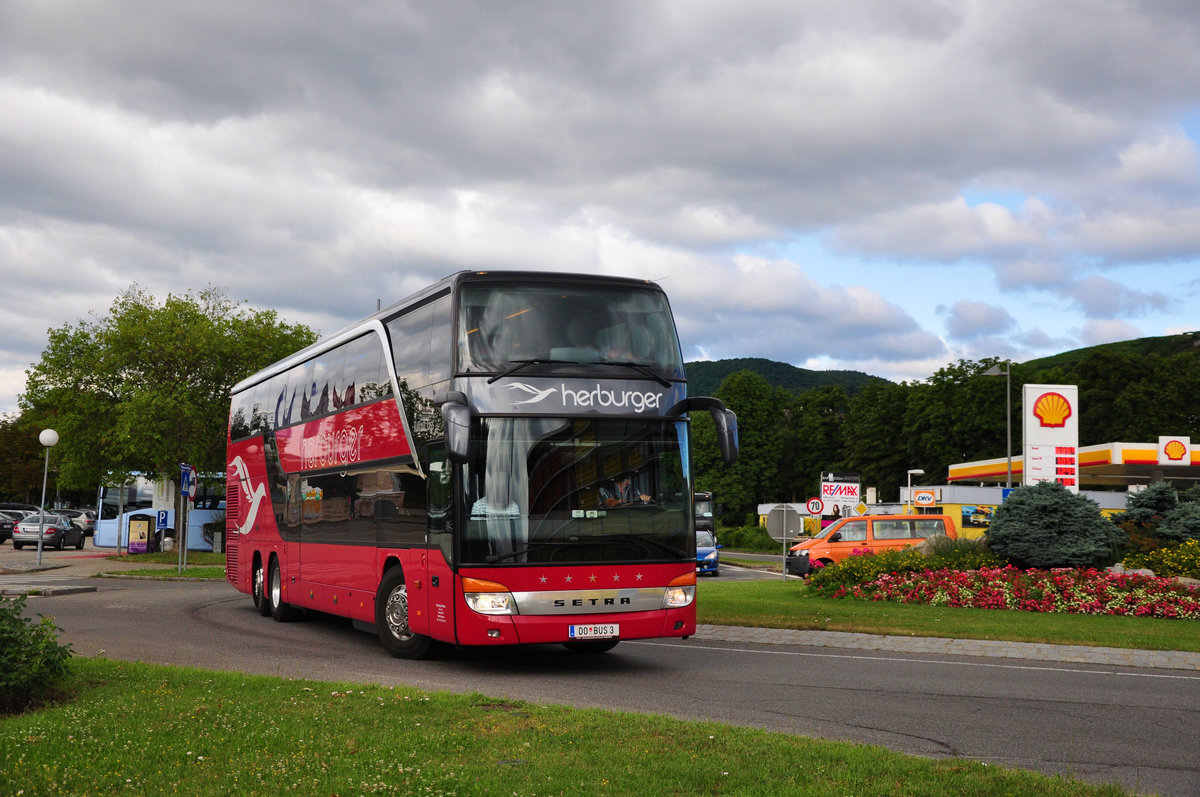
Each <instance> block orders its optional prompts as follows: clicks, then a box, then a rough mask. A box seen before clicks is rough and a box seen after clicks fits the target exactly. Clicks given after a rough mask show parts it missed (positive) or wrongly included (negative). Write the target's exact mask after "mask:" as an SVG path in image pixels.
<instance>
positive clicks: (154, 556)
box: [108, 551, 225, 579]
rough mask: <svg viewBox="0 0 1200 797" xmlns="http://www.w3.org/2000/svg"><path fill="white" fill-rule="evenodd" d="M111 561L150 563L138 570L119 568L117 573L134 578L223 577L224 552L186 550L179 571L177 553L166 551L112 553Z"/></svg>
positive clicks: (109, 558)
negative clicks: (185, 555)
mask: <svg viewBox="0 0 1200 797" xmlns="http://www.w3.org/2000/svg"><path fill="white" fill-rule="evenodd" d="M108 560H109V561H112V562H127V563H137V564H145V565H152V566H151V567H145V568H141V569H138V570H121V571H119V572H118V573H117V575H121V576H132V577H134V578H195V579H221V578H225V554H223V553H209V552H207V551H188V556H187V567H185V568H184V569H183V572H182V573H180V572H179V553H178V552H177V551H166V552H159V553H135V554H124V555H120V554H113V555H112V556H109V557H108Z"/></svg>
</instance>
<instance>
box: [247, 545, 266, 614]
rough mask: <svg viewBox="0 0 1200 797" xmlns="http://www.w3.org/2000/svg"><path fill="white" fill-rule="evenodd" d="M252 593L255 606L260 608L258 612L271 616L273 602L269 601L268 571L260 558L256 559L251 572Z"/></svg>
mask: <svg viewBox="0 0 1200 797" xmlns="http://www.w3.org/2000/svg"><path fill="white" fill-rule="evenodd" d="M250 595H251V597H253V598H254V608H256V609H258V613H259V614H261V615H262V616H263V617H269V616H270V614H271V604H270V603H269V602H268V601H267V573H266V571H265V570H264V569H263V563H262V559H260V558H256V559H255V560H254V571H253V572H252V573H251V574H250Z"/></svg>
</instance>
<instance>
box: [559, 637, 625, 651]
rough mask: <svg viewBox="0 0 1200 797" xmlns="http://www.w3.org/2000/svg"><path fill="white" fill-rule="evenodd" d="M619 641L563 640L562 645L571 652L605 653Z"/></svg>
mask: <svg viewBox="0 0 1200 797" xmlns="http://www.w3.org/2000/svg"><path fill="white" fill-rule="evenodd" d="M620 641H621V640H619V639H595V640H588V641H587V642H564V643H563V647H564V648H566V649H567V650H569V651H571V652H572V653H583V654H591V653H607V652H608V651H610V650H612V649H613V648H615V647H616V646H617V643H618V642H620Z"/></svg>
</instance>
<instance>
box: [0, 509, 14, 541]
mask: <svg viewBox="0 0 1200 797" xmlns="http://www.w3.org/2000/svg"><path fill="white" fill-rule="evenodd" d="M16 527H17V521H15V520H13V519H12V518H10V517H9V516H8V515H0V544H3V543H4V541H5V540H11V539H12V535H13V531H14V530H15V529H16Z"/></svg>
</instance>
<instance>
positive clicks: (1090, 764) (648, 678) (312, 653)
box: [0, 569, 1200, 797]
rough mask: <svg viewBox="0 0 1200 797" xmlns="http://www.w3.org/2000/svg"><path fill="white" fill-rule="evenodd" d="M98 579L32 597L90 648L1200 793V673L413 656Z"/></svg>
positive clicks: (838, 655) (324, 627)
mask: <svg viewBox="0 0 1200 797" xmlns="http://www.w3.org/2000/svg"><path fill="white" fill-rule="evenodd" d="M50 575H51V577H53V571H51V574H50ZM4 578H9V577H3V578H0V581H2V580H3V579H4ZM59 578H61V579H63V581H62V582H61V583H68V582H71V581H72V579H71V577H70V576H67V575H63V576H59ZM721 578H724V569H723V570H722V576H721ZM73 583H79V582H78V581H75V582H73ZM85 583H88V584H91V585H95V586H97V587H98V590H97V591H96V592H90V593H81V594H72V595H61V596H53V597H51V596H44V597H36V598H31V599H30V601H31V604H30V605H31V608H32V609H33V610H34V611H36V612H38V613H42V614H49V615H53V616H54V618H55V621H56V622H57V624H58V625H60V626H61V627H62V628H63V629H64V634H63V636H64V639H65V640H66V641H69V642H71V643H72V645H74V647H75V649H76V651H77V652H79V653H80V654H83V655H93V654H98V653H101V652H103V653H104V654H105V655H107V656H109V657H111V658H119V659H130V660H140V661H148V662H157V663H163V664H176V665H187V666H197V667H203V668H207V669H218V670H230V671H239V672H253V673H262V674H268V675H280V676H287V677H301V678H315V679H323V680H337V681H349V682H364V683H380V684H400V683H403V684H411V685H414V686H418V687H421V688H426V689H430V690H446V691H478V692H483V693H486V694H489V695H494V696H498V697H507V698H513V699H522V700H529V701H536V702H540V703H558V704H568V705H573V706H588V707H601V708H611V709H620V710H629V711H639V712H654V713H662V714H667V715H673V716H677V717H681V718H687V719H706V720H717V721H722V722H728V723H733V724H738V725H749V726H758V727H763V728H767V729H771V730H777V731H783V732H786V733H792V734H803V735H812V736H819V737H823V738H830V739H843V740H849V741H856V742H864V743H870V744H878V745H882V746H885V747H888V748H890V749H893V750H897V751H900V752H904V753H910V754H914V755H922V756H930V757H965V758H971V759H977V760H983V761H988V762H992V763H996V764H1002V765H1006V766H1013V767H1022V768H1027V769H1034V770H1039V771H1042V772H1047V773H1056V774H1067V775H1071V776H1074V777H1080V778H1083V779H1086V780H1089V781H1096V782H1112V781H1118V782H1120V783H1122V784H1123V785H1125V786H1126V787H1127V788H1130V789H1132V790H1136V791H1139V792H1158V793H1161V794H1166V795H1179V796H1180V797H1183V796H1184V795H1189V796H1192V795H1197V794H1200V759H1198V757H1197V755H1196V751H1197V750H1200V674H1197V673H1194V672H1187V671H1180V670H1158V669H1155V670H1151V669H1135V668H1123V667H1108V666H1093V665H1079V664H1056V663H1050V662H1041V661H1039V662H1028V661H1020V660H1013V661H1006V660H997V659H977V658H970V657H954V656H939V655H932V654H930V655H924V654H922V655H916V654H903V655H900V654H889V653H882V652H873V651H866V652H864V651H852V650H847V649H837V648H813V647H798V646H789V645H764V644H757V645H756V644H745V643H726V642H720V641H716V640H705V639H702V638H694V639H691V640H685V641H656V642H622V643H621V644H620V645H619V646H618V647H617V648H616V649H615V650H613V651H611V652H610V653H607V654H604V655H601V656H595V657H581V656H576V655H573V654H570V653H568V652H567V651H565V650H564V649H563V648H561V647H558V646H549V647H538V648H530V649H521V650H511V649H505V650H488V651H449V652H448V653H447V654H445V655H444V656H443V657H441V658H439V659H435V660H432V661H422V662H409V661H402V660H397V659H393V658H391V657H389V656H388V655H387V654H386V653H384V652H383V650H382V649H381V648H380V646H379V644H378V642H377V641H376V640H375V638H374V637H373V636H371V635H369V634H366V633H363V632H360V631H356V630H355V629H354V628H353V627H352V626H351V624H350V623H349V622H348V621H345V620H341V619H337V618H331V617H327V616H323V615H314V616H310V617H308V618H306V619H302V620H300V621H298V622H293V623H286V624H281V623H275V622H273V621H272V620H270V619H269V618H263V617H260V616H259V615H258V614H257V612H256V611H255V610H254V608H253V606H252V605H251V602H250V599H249V597H247V596H245V595H242V594H240V593H237V592H234V591H233V590H232V589H231V588H230V587H228V586H227V585H225V584H224V583H215V584H214V583H200V584H198V583H179V582H154V581H133V580H129V579H117V580H109V579H105V580H100V581H98V582H97V581H96V580H90V581H86V582H85ZM701 599H703V582H702V584H701ZM803 763H804V762H803V761H797V762H796V765H797V766H803Z"/></svg>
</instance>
